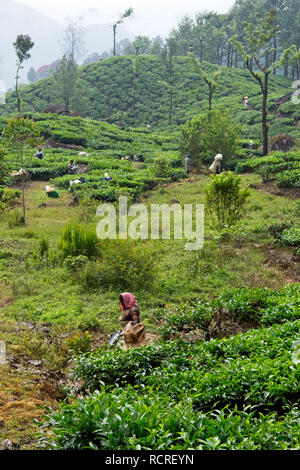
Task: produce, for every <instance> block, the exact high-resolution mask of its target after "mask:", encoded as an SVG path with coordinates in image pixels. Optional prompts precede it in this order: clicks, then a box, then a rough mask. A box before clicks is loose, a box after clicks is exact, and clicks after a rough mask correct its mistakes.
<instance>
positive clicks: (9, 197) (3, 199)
mask: <svg viewBox="0 0 300 470" xmlns="http://www.w3.org/2000/svg"><path fill="white" fill-rule="evenodd" d="M21 194H22V193H21V191H19V190H18V189H9V188H6V187H1V186H0V212H4V211H6V210H10V209H11V208H13V207H14V206H15V204H16V202H17V199H18V198H20V197H21Z"/></svg>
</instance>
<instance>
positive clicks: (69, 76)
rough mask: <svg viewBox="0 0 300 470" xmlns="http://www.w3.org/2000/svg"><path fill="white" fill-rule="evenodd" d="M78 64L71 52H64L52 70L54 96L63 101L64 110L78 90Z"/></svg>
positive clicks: (68, 108) (68, 107)
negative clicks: (68, 53)
mask: <svg viewBox="0 0 300 470" xmlns="http://www.w3.org/2000/svg"><path fill="white" fill-rule="evenodd" d="M78 74H79V72H78V66H77V65H76V62H75V59H74V57H73V55H72V54H70V55H67V54H64V56H63V58H62V59H61V61H60V62H59V64H58V66H57V68H56V69H55V71H54V72H53V76H52V86H53V92H54V96H56V97H58V98H59V99H60V100H61V101H63V103H64V105H65V107H66V110H67V111H69V110H70V103H71V101H72V98H73V97H74V96H75V95H76V93H77V92H78Z"/></svg>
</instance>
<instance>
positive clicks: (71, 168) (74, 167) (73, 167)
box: [68, 160, 77, 175]
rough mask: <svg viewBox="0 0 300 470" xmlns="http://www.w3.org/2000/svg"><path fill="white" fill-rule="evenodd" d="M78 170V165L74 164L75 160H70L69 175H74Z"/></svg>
mask: <svg viewBox="0 0 300 470" xmlns="http://www.w3.org/2000/svg"><path fill="white" fill-rule="evenodd" d="M76 170H77V166H74V160H70V163H69V165H68V173H69V175H73V174H74V173H75V171H76Z"/></svg>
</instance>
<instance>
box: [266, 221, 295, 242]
mask: <svg viewBox="0 0 300 470" xmlns="http://www.w3.org/2000/svg"><path fill="white" fill-rule="evenodd" d="M291 226H292V223H291V222H274V223H272V224H270V225H269V226H268V232H270V233H271V235H273V237H274V238H276V240H280V238H281V235H282V232H283V231H284V230H285V229H289V228H291Z"/></svg>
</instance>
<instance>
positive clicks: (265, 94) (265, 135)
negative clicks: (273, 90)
mask: <svg viewBox="0 0 300 470" xmlns="http://www.w3.org/2000/svg"><path fill="white" fill-rule="evenodd" d="M268 91H269V72H265V77H264V84H263V87H262V92H263V105H262V132H263V155H268V153H269V146H268V133H269V127H268V122H267V119H268V109H267V107H268Z"/></svg>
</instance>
